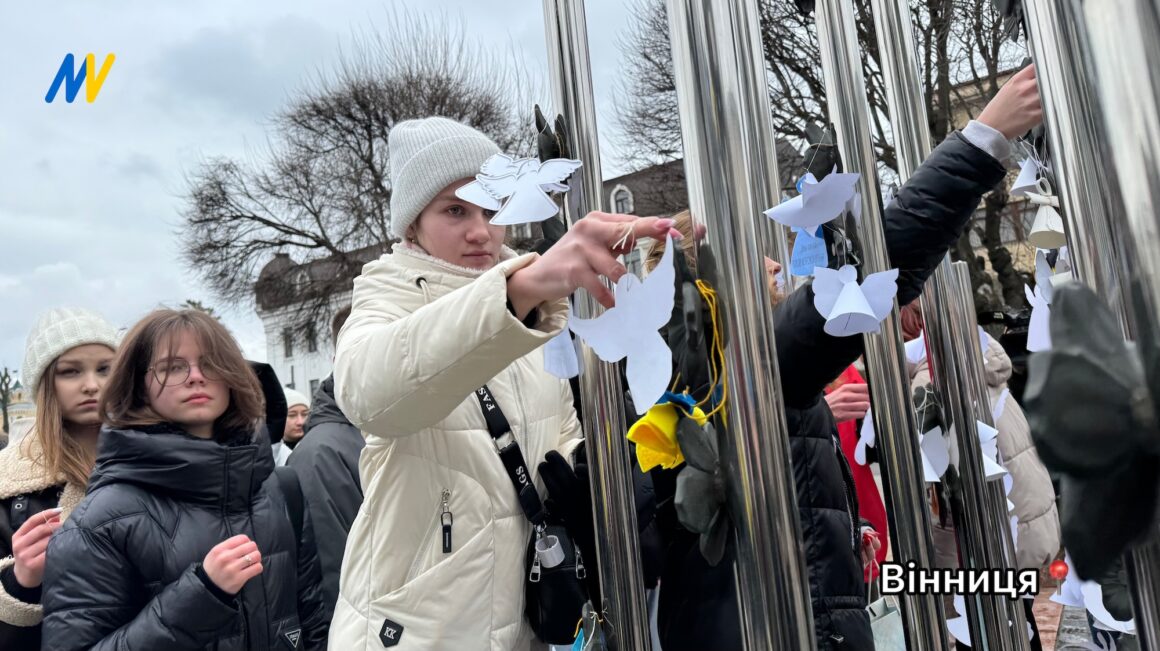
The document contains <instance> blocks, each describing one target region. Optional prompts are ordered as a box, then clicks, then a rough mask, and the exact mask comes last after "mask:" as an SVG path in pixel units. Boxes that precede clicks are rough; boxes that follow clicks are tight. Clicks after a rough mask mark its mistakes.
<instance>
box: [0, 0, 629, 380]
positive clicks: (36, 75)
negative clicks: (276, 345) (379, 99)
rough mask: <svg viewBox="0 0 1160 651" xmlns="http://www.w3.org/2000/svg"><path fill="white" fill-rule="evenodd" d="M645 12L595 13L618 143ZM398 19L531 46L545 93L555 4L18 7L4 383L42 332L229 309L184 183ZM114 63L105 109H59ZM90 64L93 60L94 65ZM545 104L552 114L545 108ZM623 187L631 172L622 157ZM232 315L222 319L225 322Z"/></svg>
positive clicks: (7, 136) (10, 110) (239, 322)
mask: <svg viewBox="0 0 1160 651" xmlns="http://www.w3.org/2000/svg"><path fill="white" fill-rule="evenodd" d="M626 5H627V0H589V2H588V20H589V26H590V35H589V37H590V43H591V51H592V56H593V77H594V83H595V87H596V99H597V107H598V111H599V112H600V117H601V128H602V133H601V135H602V139H604V140H606V141H607V140H608V139H609V136H612V135H614V134H613V132H614V124H613V120H612V93H613V87H614V84H615V81H616V75H617V70H618V65H619V59H620V54H619V51H618V50H617V48H616V44H615V42H616V35H617V33H618V32H620V30H622V29H623V28H624V22H625V20H626V18H627V8H626ZM388 8H395V9H409V10H411V11H415V12H420V13H423V14H427V13H431V14H440V13H446V14H447V15H449V16H451V17H453V18H455V17H462V18H463V20H465V22H466V23H467V25H468V26H469V27H470V29H472V30H473V31H475V32H476V33H477V34H479V35H480V36H481V37H483V38H486V39H494V40H495V41H496V43H497V47H502V48H507V47H508V45H509V42H514V43H515V44H517V47H518V48H519V51H521V52H522V53H523V54H524V58H525V60H526V62H527V65H528V67H529V69H530V70H531V71H532V72H534V73H536V74H539V75H542V76H544V77H543V79H544V80H545V83H544V84H543V88H544V89H545V92H547V88H548V86H547V84H546V74H547V73H546V63H545V61H546V54H545V49H544V26H543V25H544V23H543V16H542V3H541V2H540V1H539V0H426V1H421V0H383V1H382V2H377V3H376V2H367V1H366V0H330V1H328V2H318V1H317V0H311V1H307V0H278V1H277V2H275V1H273V0H251V1H250V2H236V1H235V0H228V1H227V0H199V1H198V2H156V1H154V0H121V1H118V2H89V1H82V0H55V1H54V2H38V3H30V2H16V3H5V4H4V5H3V7H0V57H3V58H2V60H3V61H4V62H5V65H4V69H5V74H4V75H3V77H0V366H8V367H10V368H19V367H20V364H21V360H22V358H23V355H24V345H25V339H26V337H27V335H28V331H29V330H30V328H31V327H32V325H33V323H34V321H35V319H36V317H37V315H38V314H39V313H41V312H42V311H43V310H45V309H47V308H50V307H53V306H59V305H79V306H85V307H91V308H94V309H97V310H99V311H101V312H102V313H104V314H105V315H106V316H107V317H108V318H109V319H110V320H111V321H112V322H113V323H114V324H115V325H117V326H128V325H131V324H132V323H133V322H134V321H136V320H137V319H138V318H140V317H141V316H143V315H144V314H145V313H146V312H147V311H148V310H149V309H151V308H154V307H156V306H158V305H162V304H166V305H176V304H178V303H181V302H182V301H184V300H185V299H188V298H193V299H199V300H203V301H205V302H206V303H207V304H210V305H215V304H216V301H214V299H213V297H212V296H210V295H208V293H207V292H206V291H205V289H204V288H203V287H202V286H201V284H200V283H199V282H198V280H197V279H196V278H195V277H194V276H193V275H192V274H191V273H189V272H188V271H186V270H185V269H184V268H183V266H182V263H181V262H180V260H179V254H178V251H179V243H178V242H177V240H176V236H175V234H174V233H175V232H176V230H177V226H178V221H179V210H180V208H181V195H182V193H183V191H184V183H183V175H184V173H186V172H188V171H190V170H192V169H193V168H194V167H195V166H196V165H197V163H198V162H199V161H200V160H201V159H202V158H203V157H208V156H219V155H227V156H233V157H243V156H246V155H247V153H248V152H252V151H254V150H256V149H257V148H259V147H260V146H261V145H263V144H264V143H265V124H266V123H265V118H266V117H267V116H269V115H270V114H271V113H272V112H274V111H275V110H276V109H277V108H278V107H279V106H281V105H282V104H283V102H284V101H285V98H286V97H287V95H288V94H290V93H292V92H293V91H294V90H295V89H296V88H298V87H300V86H301V85H302V84H304V83H305V82H306V81H307V80H309V79H310V78H311V76H312V75H314V74H316V73H317V72H318V71H319V70H327V69H329V68H331V67H333V66H334V64H335V62H336V61H337V60H338V59H339V57H340V56H341V49H342V48H343V47H344V46H346V47H348V46H349V45H350V42H351V38H352V35H353V34H355V33H358V32H363V31H365V30H366V29H367V28H370V27H373V26H374V25H375V23H376V22H377V21H383V20H384V19H386V18H387V17H388V15H389V14H388ZM69 52H72V53H75V54H76V55H77V56H78V57H83V56H84V55H85V53H88V52H93V53H94V54H96V55H97V61H98V65H99V64H100V62H101V61H102V60H103V58H104V56H105V54H106V53H108V52H113V53H115V54H116V62H115V63H114V65H113V67H112V69H111V71H110V72H109V75H108V78H107V79H106V81H105V84H104V87H103V88H102V89H101V92H100V95H99V97H98V99H97V101H96V102H95V103H93V104H87V103H85V102H84V101H83V96H84V91H81V93H80V95H79V96H78V98H77V101H76V102H74V103H73V104H67V103H66V102H65V101H64V93H63V89H62V91H61V95H60V99H58V100H57V101H56V102H55V103H53V104H46V103H45V101H44V97H45V93H46V92H47V90H48V87H49V85H50V83H51V82H52V79H53V77H54V76H55V75H56V72H57V69H58V68H59V67H60V65H61V60H62V59H63V57H64V55H65V54H66V53H69ZM79 64H80V60H78V61H77V65H78V66H79ZM544 100H547V98H546V97H545V98H544ZM603 155H604V158H605V175H606V176H610V175H612V174H615V173H617V172H618V170H617V169H616V168H615V167H614V164H613V161H612V157H611V152H609V151H608V150H607V148H606V149H605V152H604V154H603ZM218 307H219V311H221V306H218ZM224 320H225V322H226V323H227V325H229V327H230V328H231V329H232V330H233V332H234V333H235V335H236V336H237V337H238V339H239V341H240V342H241V343H242V346H243V348H244V350H245V352H246V354H247V355H249V356H250V357H251V358H254V359H265V358H266V347H265V340H264V336H263V333H262V329H261V324H260V321H259V320H258V318H257V316H256V315H254V314H253V312H252V310H251V309H241V310H238V309H234V310H225V314H224Z"/></svg>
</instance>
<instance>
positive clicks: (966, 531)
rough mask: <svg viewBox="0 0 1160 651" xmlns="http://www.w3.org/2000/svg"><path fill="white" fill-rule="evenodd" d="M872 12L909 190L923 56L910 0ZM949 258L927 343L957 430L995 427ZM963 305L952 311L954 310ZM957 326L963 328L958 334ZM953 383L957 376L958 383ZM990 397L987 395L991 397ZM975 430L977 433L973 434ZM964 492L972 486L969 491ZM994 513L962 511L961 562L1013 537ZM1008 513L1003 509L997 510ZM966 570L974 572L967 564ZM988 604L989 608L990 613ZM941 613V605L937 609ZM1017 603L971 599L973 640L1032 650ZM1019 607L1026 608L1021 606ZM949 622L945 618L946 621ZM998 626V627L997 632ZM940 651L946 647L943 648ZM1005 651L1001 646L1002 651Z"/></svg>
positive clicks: (921, 123)
mask: <svg viewBox="0 0 1160 651" xmlns="http://www.w3.org/2000/svg"><path fill="white" fill-rule="evenodd" d="M871 7H872V10H873V14H874V24H875V28H876V30H877V33H878V43H879V55H880V57H881V63H882V76H883V81H884V85H885V88H886V101H887V105H888V106H889V108H890V124H891V130H892V131H893V133H894V143H895V151H896V154H897V158H898V174H899V177H900V178H899V180H900V181H901V182H902V183H905V182H906V180H907V179H908V178H910V176H911V174H913V173H914V171H915V170H916V169H918V166H919V165H920V164H921V163H922V161H923V160H924V159H925V158H926V156H927V155H929V154H930V151H931V149H932V146H931V137H930V129H929V127H928V125H927V119H926V110H925V105H926V99H925V97H924V95H923V92H922V80H921V76H920V66H919V62H918V54H917V52H916V47H915V42H914V32H913V30H912V27H911V25H912V24H913V23H912V22H911V16H910V6H909V4H908V3H907V1H906V0H872V2H871ZM953 273H954V272H953V271H952V268H951V261H950V256H949V255H948V256H946V257H945V258H943V261H942V263H940V264H939V266H938V269H936V270H935V275H934V277H933V278H932V279H931V280H930V281H928V282H927V285H926V287H925V289H924V291H923V296H922V299H921V301H922V309H923V314H924V315H926V319H925V332H926V341H927V344H928V348H929V351H930V371H931V380H932V381H933V382H934V385H935V388H936V389H937V390H938V393H939V396H941V397H942V398H943V404H944V405H945V406H946V410H947V412H948V415H950V420H951V421H952V422H955V423H963V422H969V423H972V424H973V423H974V419H975V418H980V419H983V418H984V417H985V419H987V420H989V419H990V407H989V404H988V403H987V401H986V400H984V401H983V402H982V403H980V402H978V401H977V400H974V399H972V396H971V395H969V392H966V391H963V388H965V387H966V386H967V385H977V386H984V379H983V368H982V363H981V362H982V359H981V358H980V357H979V356H978V354H976V353H974V352H973V351H978V350H979V347H978V346H977V345H976V346H974V347H971V346H969V345H967V344H968V343H969V340H970V338H971V337H972V336H974V338H975V339H976V340H977V339H978V336H977V332H976V330H975V328H974V327H973V325H972V327H970V328H966V325H968V324H964V323H963V322H962V321H961V320H960V319H959V318H955V317H952V316H951V315H952V314H957V315H966V318H969V324H974V323H975V322H976V321H975V304H974V296H973V294H972V292H970V291H969V287H968V291H967V292H966V293H965V294H964V293H962V292H953V291H952V292H948V291H947V288H949V287H953V286H954V285H952V284H951V283H952V274H953ZM955 302H957V304H955V305H952V303H955ZM952 324H953V325H954V326H958V327H952ZM963 351H967V352H969V353H970V354H968V355H967V356H966V358H965V359H961V358H960V356H961V354H962V352H963ZM952 376H953V377H952ZM985 395H986V394H985V393H984V396H985ZM972 431H973V430H972ZM971 487H973V488H978V487H981V482H978V481H975V482H971ZM963 488H964V489H966V488H967V486H965V485H964V487H963ZM987 498H988V502H987V504H989V505H990V506H989V508H988V509H987V510H986V511H984V512H978V511H977V510H976V509H974V508H971V509H965V508H961V507H960V508H959V509H957V514H958V515H959V516H961V519H957V520H956V521H955V534H956V538H957V541H958V544H959V546H960V548H963V549H964V550H967V551H964V552H963V553H962V554H961V558H962V559H963V560H964V561H968V560H971V559H973V560H981V559H982V558H984V553H983V551H982V550H981V549H979V548H978V544H979V542H980V541H979V537H978V536H973V535H971V534H970V532H971V531H974V532H988V531H999V532H1002V531H1008V538H1010V533H1009V530H1008V529H1007V528H1006V527H1003V528H995V526H996V523H997V522H1001V521H1002V520H1003V519H1005V516H1006V513H1007V507H1006V501H1005V500H1004V501H1003V503H1002V504H1000V505H998V506H996V505H995V504H994V501H993V497H991V496H990V495H988V496H987ZM996 509H1001V510H996ZM972 517H983V518H984V519H981V520H971V518H972ZM964 567H978V568H980V569H983V568H986V567H989V566H972V565H970V564H969V563H967V562H964ZM981 600H986V601H988V602H990V603H988V604H987V606H986V608H987V610H988V613H987V614H985V613H984V611H983V609H982V603H981ZM937 605H938V606H940V607H941V605H942V603H941V601H938V602H937ZM1011 605H1012V604H1011V603H1010V601H1009V600H1007V599H1005V598H1004V597H1002V596H983V597H981V598H980V599H979V600H969V603H968V608H967V621H968V624H969V628H970V631H971V639H972V640H997V639H999V638H1000V637H1004V636H1005V637H1009V638H1011V640H1010V641H1011V644H1012V645H1014V646H1013V647H1011V648H1016V649H1022V648H1026V647H1027V641H1026V639H1025V636H1024V635H1022V631H1023V630H1024V627H1011V626H1002V625H1001V623H1002V621H1003V620H1004V619H1005V618H1004V617H1002V616H1001V614H999V613H1001V612H1002V611H1004V610H1006V611H1008V614H1009V616H1010V617H1015V614H1014V613H1011V612H1010V610H1011ZM1014 605H1015V606H1020V604H1018V603H1015V604H1014ZM1017 610H1019V616H1020V617H1022V616H1023V612H1022V608H1021V607H1018V608H1017ZM944 616H945V614H944ZM995 626H999V628H994V627H995ZM939 633H940V634H941V635H942V636H947V633H946V629H945V627H943V626H939ZM912 637H914V638H915V639H914V640H913V641H912V642H911V643H910V644H911V648H927V647H925V646H917V645H918V640H917V635H915V636H912ZM940 648H941V646H940ZM996 648H1001V647H996Z"/></svg>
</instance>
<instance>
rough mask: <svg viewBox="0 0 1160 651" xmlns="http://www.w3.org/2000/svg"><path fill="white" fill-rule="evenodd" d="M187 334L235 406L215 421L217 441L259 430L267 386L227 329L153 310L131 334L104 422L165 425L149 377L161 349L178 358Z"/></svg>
mask: <svg viewBox="0 0 1160 651" xmlns="http://www.w3.org/2000/svg"><path fill="white" fill-rule="evenodd" d="M185 332H188V333H191V334H193V335H194V336H195V337H197V339H198V343H200V344H201V360H200V361H199V364H204V367H203V368H205V369H208V370H210V371H211V372H213V373H214V374H215V375H217V376H218V377H220V378H221V381H222V382H224V383H225V385H226V386H227V387H229V390H230V404H229V406H228V407H227V408H226V411H225V413H223V414H222V415H221V416H219V417H218V419H217V421H215V422H214V436H217V435H218V434H219V433H225V432H237V431H244V432H254V431H256V430H257V429H258V427H259V426H260V425H261V423H262V421H263V420H264V419H265V417H266V399H265V395H264V394H263V393H262V385H261V384H260V383H259V382H258V377H257V376H256V375H255V374H254V371H253V369H252V368H251V367H250V364H249V363H248V362H246V360H245V358H243V357H242V351H241V349H240V348H238V343H237V341H235V340H234V338H233V336H231V335H230V333H229V331H228V330H226V328H225V326H223V325H222V324H221V323H219V322H218V320H217V319H215V318H213V317H212V316H209V315H208V314H206V313H204V312H201V311H199V310H171V309H161V310H154V311H153V312H152V313H150V314H149V315H148V316H146V317H145V318H144V319H141V321H139V322H138V323H137V325H135V326H133V328H132V329H131V330H129V333H128V334H126V335H125V339H124V341H123V342H122V343H121V349H120V351H118V352H117V357H116V359H115V360H113V370H112V372H111V373H110V375H109V382H108V384H106V385H105V390H104V392H103V393H102V395H101V418H102V420H104V421H105V423H106V424H108V425H109V426H111V427H121V428H136V427H142V426H146V425H156V424H158V423H162V422H165V419H164V418H162V417H161V415H160V414H158V413H157V412H156V411H154V410H153V407H152V405H151V404H150V401H149V393H148V390H147V388H146V382H145V379H146V377H147V375H146V374H148V373H150V371H149V366H150V365H151V364H152V363H153V355H154V354H155V353H156V352H157V349H158V347H159V346H160V345H162V343H163V342H168V344H169V353H168V354H169V356H170V357H173V356H175V355H176V353H177V346H178V341H179V337H180V335H181V334H182V333H185ZM190 361H193V360H190ZM167 388H170V387H166V389H167ZM162 390H163V391H164V390H165V389H162Z"/></svg>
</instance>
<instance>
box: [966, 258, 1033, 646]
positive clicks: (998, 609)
mask: <svg viewBox="0 0 1160 651" xmlns="http://www.w3.org/2000/svg"><path fill="white" fill-rule="evenodd" d="M951 268H952V271H951V273H952V275H953V280H952V282H953V287H954V294H953V296H954V300H955V301H957V305H956V306H955V307H956V310H957V312H956V313H955V314H954V317H953V323H954V324H956V325H957V326H958V327H959V328H961V330H960V331H958V332H954V331H953V330H952V333H951V340H952V342H953V343H954V345H955V346H956V347H957V350H956V357H958V358H959V359H960V360H961V361H962V363H964V364H966V365H967V366H968V368H969V369H970V370H968V371H967V372H966V373H964V374H963V375H964V378H965V382H966V384H965V386H963V387H962V391H963V395H964V396H965V397H966V399H967V400H968V405H970V406H971V407H973V409H971V411H970V412H968V414H969V416H968V418H967V419H966V420H960V421H958V422H959V423H960V424H961V425H960V426H956V427H955V431H956V432H960V431H961V432H963V433H965V434H966V436H965V437H964V436H962V435H959V467H960V469H962V468H963V467H964V464H963V460H964V459H970V464H971V465H970V471H971V473H972V476H973V477H974V478H975V481H974V482H973V483H974V486H970V485H968V484H967V482H965V481H964V482H963V490H962V491H960V493H961V494H963V495H969V497H970V498H973V499H977V500H979V503H978V506H979V508H981V509H982V519H981V520H979V521H978V524H979V529H978V530H977V531H975V532H969V533H968V535H971V534H976V538H977V539H981V541H982V543H983V547H982V548H981V552H982V557H981V558H978V559H976V560H977V562H976V563H975V564H971V563H968V564H967V567H970V568H974V569H1019V568H1018V567H1016V562H1015V558H1016V555H1015V539H1014V538H1013V537H1012V536H1011V516H1010V515H1009V512H1008V511H1007V495H1006V492H1005V491H1004V490H1003V482H1002V480H998V479H997V480H994V481H987V480H986V477H985V472H984V471H983V458H982V450H981V449H980V447H979V433H978V428H977V426H976V424H975V421H976V420H978V421H981V422H982V423H984V424H986V425H989V426H991V427H994V426H995V418H994V416H993V415H992V413H991V399H990V395H989V394H988V392H987V381H986V379H985V378H984V376H983V364H982V362H983V358H982V341H980V339H979V326H978V322H977V321H976V318H975V309H974V301H973V296H974V287H973V286H972V284H971V273H970V270H969V269H968V268H967V263H965V262H955V263H953V264H952V265H951ZM968 306H969V308H968ZM964 445H967V448H966V449H964V447H963V446H964ZM968 453H969V454H968ZM975 459H977V460H978V462H979V466H978V470H977V473H978V474H974V473H975V472H976V470H975V467H974V463H973V462H974V460H975ZM966 474H967V473H966V472H965V471H964V472H961V473H960V476H962V475H966ZM968 490H969V491H970V492H969V493H968ZM956 526H957V524H956ZM975 544H978V540H976V541H975ZM1035 569H1038V568H1035ZM1021 598H1022V597H1019V598H1016V599H1008V598H1006V597H1003V596H989V597H988V596H985V595H978V596H977V597H976V600H977V601H978V602H981V603H982V612H983V614H984V616H985V618H984V621H986V624H987V644H986V648H988V649H1024V650H1026V649H1029V648H1030V647H1031V643H1030V640H1028V639H1027V613H1026V612H1025V611H1024V610H1023V604H1021V603H1020V602H1019V599H1021ZM988 600H989V601H991V602H992V604H991V605H990V607H989V608H990V609H991V612H993V614H989V613H988V609H989V608H988V605H987V604H986V602H987V601H988ZM968 601H970V599H968ZM995 617H998V618H999V620H998V621H997V622H996V621H988V619H987V618H992V620H993V618H995ZM992 626H994V627H995V628H992ZM972 639H973V638H972Z"/></svg>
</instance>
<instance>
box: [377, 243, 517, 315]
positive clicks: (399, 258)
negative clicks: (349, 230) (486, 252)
mask: <svg viewBox="0 0 1160 651" xmlns="http://www.w3.org/2000/svg"><path fill="white" fill-rule="evenodd" d="M518 255H519V254H518V253H516V252H515V251H513V250H512V249H510V248H508V247H507V246H504V247H503V248H502V249H500V253H499V262H504V261H506V260H511V259H512V258H515V257H518ZM390 259H391V262H392V263H393V264H394V266H395V267H396V268H397V269H399V270H400V271H401V272H402V273H403V274H404V275H405V276H407V278H408V280H409V281H410V282H413V283H415V284H416V286H417V287H418V289H420V290H421V291H422V292H423V298H424V301H425V302H427V303H430V302H431V301H433V300H435V299H437V298H440V297H442V296H444V295H446V294H449V293H451V292H453V291H455V290H457V289H459V288H460V287H466V286H467V285H470V284H471V283H472V281H474V280H475V279H476V278H479V277H480V276H482V275H483V274H485V273H487V272H488V271H490V269H482V270H480V269H471V268H468V267H461V266H459V265H454V264H451V263H450V262H446V261H444V260H440V259H439V258H436V257H435V256H432V255H431V254H429V253H427V252H426V251H424V250H423V249H421V248H419V247H418V246H415V245H413V244H410V243H408V242H399V243H397V244H395V245H394V246H393V247H392V248H391V256H390ZM493 268H494V267H493ZM420 280H422V281H423V282H422V283H420V282H419V281H420Z"/></svg>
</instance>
